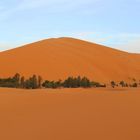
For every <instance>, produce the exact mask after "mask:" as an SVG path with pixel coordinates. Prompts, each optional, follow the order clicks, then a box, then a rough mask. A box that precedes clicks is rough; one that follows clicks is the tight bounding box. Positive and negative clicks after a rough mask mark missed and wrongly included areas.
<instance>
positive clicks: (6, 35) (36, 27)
mask: <svg viewBox="0 0 140 140" xmlns="http://www.w3.org/2000/svg"><path fill="white" fill-rule="evenodd" d="M139 16H140V0H124V1H121V0H118V1H111V0H86V1H85V0H83V1H80V0H77V1H75V2H74V3H72V2H71V1H69V0H40V1H38V0H21V1H18V0H5V1H1V2H0V25H1V26H0V30H1V34H0V51H4V50H8V49H11V48H16V47H19V46H22V45H24V44H29V43H32V42H36V41H39V40H43V39H48V38H56V37H73V38H78V39H82V40H86V41H90V42H94V43H97V44H102V45H105V46H108V47H112V48H115V49H119V50H123V51H127V52H133V53H140V47H139V43H140V41H139V40H140V39H139V38H140V28H139V24H140V19H139V18H138V17H139Z"/></svg>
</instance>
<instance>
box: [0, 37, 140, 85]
mask: <svg viewBox="0 0 140 140" xmlns="http://www.w3.org/2000/svg"><path fill="white" fill-rule="evenodd" d="M0 66H1V67H0V77H7V76H12V75H14V74H15V73H17V72H18V73H20V74H22V75H25V76H31V75H33V74H38V75H41V76H42V77H43V78H46V79H48V80H58V79H64V78H66V77H68V76H78V75H81V76H87V77H88V78H90V79H91V80H95V81H99V82H109V81H111V80H118V81H119V80H125V81H129V80H132V79H133V78H135V79H137V80H140V55H139V54H131V53H127V52H123V51H119V50H115V49H112V48H109V47H105V46H102V45H98V44H94V43H90V42H87V41H82V40H79V39H74V38H66V37H63V38H52V39H46V40H42V41H39V42H35V43H32V44H28V45H25V46H22V47H19V48H16V49H12V50H8V51H4V52H1V53H0Z"/></svg>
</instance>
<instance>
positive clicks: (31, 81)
mask: <svg viewBox="0 0 140 140" xmlns="http://www.w3.org/2000/svg"><path fill="white" fill-rule="evenodd" d="M110 85H111V86H112V87H113V88H115V87H119V86H121V87H138V86H139V85H140V83H137V82H136V80H134V82H133V83H132V84H127V83H126V82H125V81H120V82H119V83H116V82H115V81H111V82H110ZM0 87H9V88H23V89H39V88H79V87H82V88H90V87H106V84H101V83H99V82H94V81H90V80H89V79H88V78H87V77H80V76H78V77H68V78H67V79H65V80H63V81H62V80H58V81H49V80H45V81H43V79H42V77H41V76H37V75H33V76H31V77H29V78H27V79H26V78H25V77H24V76H21V75H20V74H18V73H16V74H15V75H14V76H13V77H9V78H0Z"/></svg>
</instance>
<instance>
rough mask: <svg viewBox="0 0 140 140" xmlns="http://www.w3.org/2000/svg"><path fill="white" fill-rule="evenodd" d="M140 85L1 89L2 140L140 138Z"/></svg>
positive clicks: (111, 139)
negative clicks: (139, 87)
mask: <svg viewBox="0 0 140 140" xmlns="http://www.w3.org/2000/svg"><path fill="white" fill-rule="evenodd" d="M139 90H140V89H137V88H136V89H115V90H113V89H61V90H60V89H56V90H49V89H48V90H20V89H19V90H17V89H0V139H1V140H94V139H95V140H139V139H140V133H139V132H140V94H139Z"/></svg>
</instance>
